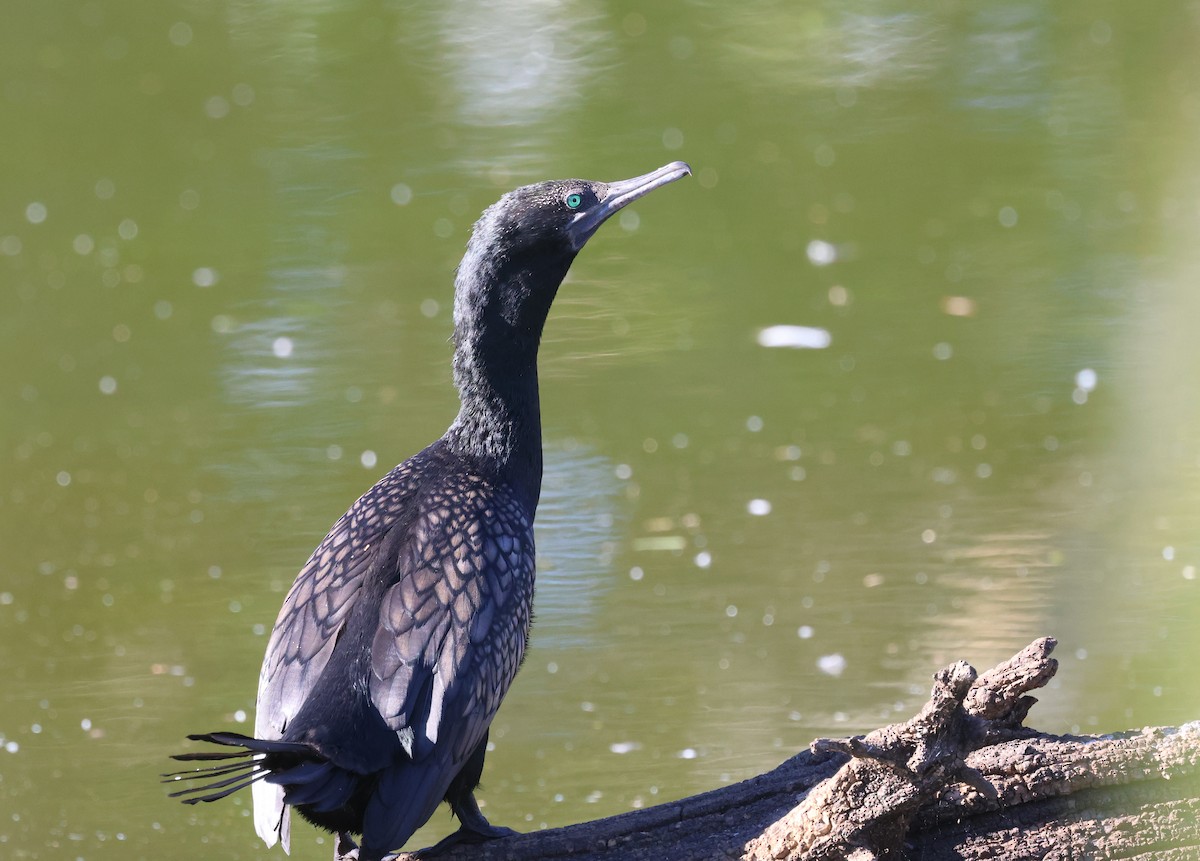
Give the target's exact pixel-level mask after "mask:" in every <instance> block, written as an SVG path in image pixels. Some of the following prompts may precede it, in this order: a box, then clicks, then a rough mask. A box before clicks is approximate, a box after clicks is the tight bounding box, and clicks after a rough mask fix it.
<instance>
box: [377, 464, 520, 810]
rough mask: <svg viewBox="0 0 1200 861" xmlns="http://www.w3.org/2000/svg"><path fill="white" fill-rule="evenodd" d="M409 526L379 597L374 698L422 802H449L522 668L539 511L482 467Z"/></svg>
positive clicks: (419, 803) (417, 801)
mask: <svg viewBox="0 0 1200 861" xmlns="http://www.w3.org/2000/svg"><path fill="white" fill-rule="evenodd" d="M411 536H412V537H411V540H410V541H409V543H408V545H407V547H406V550H405V552H406V553H407V559H406V564H405V566H404V567H405V569H406V573H405V576H403V577H402V578H401V579H400V580H399V581H398V582H397V583H396V584H395V585H394V586H392V587H391V588H390V589H389V590H388V591H387V593H386V594H385V595H384V599H383V602H382V604H381V607H380V617H379V622H380V624H379V628H378V630H377V633H376V636H375V640H374V644H373V646H372V650H371V667H372V670H373V674H372V677H371V699H372V700H373V702H374V703H375V706H376V708H377V709H378V710H379V713H380V715H381V716H382V717H383V719H384V720H385V721H386V722H387V724H388V726H390V727H391V728H392V729H393V730H395V731H396V732H397V733H398V734H399V736H400V740H401V743H402V744H403V745H404V747H405V750H406V751H407V752H408V754H409V756H410V757H411V758H412V760H413V764H414V766H416V767H415V768H413V767H410V768H408V769H407V770H408V771H409V772H410V773H411V780H412V785H411V786H410V787H409V789H411V790H412V792H413V793H415V794H416V795H419V796H427V797H421V798H412V797H410V798H409V799H407V802H408V803H409V804H415V805H416V806H417V807H418V808H420V807H424V806H426V805H427V804H429V805H432V806H436V804H437V803H438V802H439V801H440V800H441V797H442V795H443V794H444V792H445V790H446V787H447V785H448V784H449V782H450V780H451V779H452V778H453V777H454V775H455V774H457V772H458V771H459V768H460V767H461V765H462V764H463V763H464V762H465V761H466V759H467V757H469V756H470V755H471V753H472V752H473V751H474V750H475V748H476V747H477V746H478V745H479V743H480V742H481V741H482V740H483V738H484V735H485V734H486V733H487V729H488V726H489V725H490V724H491V722H492V718H493V717H494V716H495V714H496V710H497V709H498V708H499V707H500V701H501V699H503V697H504V694H505V693H506V692H507V691H508V688H509V686H510V685H511V684H512V680H513V678H514V677H515V676H516V674H517V669H518V668H519V667H520V664H521V659H522V657H523V656H524V653H525V643H526V637H527V634H528V630H529V620H530V611H531V606H532V602H533V568H534V546H533V529H532V517H531V516H530V514H529V512H527V511H526V510H525V508H524V507H523V506H522V505H521V504H520V503H519V502H517V501H516V500H515V499H514V498H513V497H512V496H511V495H509V494H507V493H505V492H504V491H502V490H496V489H494V488H490V487H487V486H486V485H484V484H483V483H482V482H481V480H480V479H478V478H477V477H473V476H465V477H464V478H463V480H462V482H461V483H460V484H459V485H458V486H453V487H447V488H443V489H442V491H441V493H440V494H439V495H437V496H435V497H432V498H431V499H430V501H429V506H428V508H426V510H425V511H423V512H422V514H421V515H420V517H419V518H418V520H417V521H416V522H415V523H414V526H413V530H412V533H411ZM425 760H428V761H429V762H430V765H431V768H430V769H425V768H422V767H421V765H422V762H423V761H425ZM447 766H449V767H447ZM429 772H437V773H438V775H439V776H438V778H437V779H434V780H430V777H431V775H430V773H429ZM434 784H436V785H434ZM403 794H405V793H403V792H397V793H396V795H397V797H399V796H401V795H403ZM432 806H431V807H430V808H429V809H430V810H432Z"/></svg>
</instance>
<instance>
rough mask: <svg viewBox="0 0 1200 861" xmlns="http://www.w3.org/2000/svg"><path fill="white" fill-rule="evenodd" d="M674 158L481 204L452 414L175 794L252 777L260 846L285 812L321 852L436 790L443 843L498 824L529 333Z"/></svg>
mask: <svg viewBox="0 0 1200 861" xmlns="http://www.w3.org/2000/svg"><path fill="white" fill-rule="evenodd" d="M690 172H691V171H690V169H689V168H688V166H687V165H686V164H684V163H683V162H678V161H677V162H672V163H671V164H668V165H665V166H664V167H661V168H659V169H658V170H656V171H653V172H651V173H648V174H646V175H645V176H639V177H636V178H634V179H629V180H624V181H621V182H613V183H604V182H588V181H584V180H562V181H554V182H543V183H539V184H537V185H529V186H525V187H523V188H518V189H517V190H515V191H512V192H509V193H508V194H506V195H504V196H503V197H501V198H500V200H499V201H497V202H496V203H495V204H493V205H492V206H490V207H488V208H487V209H486V210H485V211H484V213H483V215H482V216H481V217H480V219H479V221H478V222H476V224H475V228H474V230H473V232H472V234H471V239H470V241H469V242H468V243H467V251H466V254H465V255H464V257H463V259H462V263H460V264H459V267H458V274H457V277H456V278H455V296H454V345H455V347H454V382H455V385H456V386H457V387H458V391H459V396H460V399H461V409H460V410H459V413H458V417H457V418H456V419H455V420H454V423H453V424H451V425H450V428H449V429H448V430H447V431H446V433H445V434H444V435H443V436H442V438H441V439H439V440H438V441H437V442H435V443H433V444H432V445H430V446H429V447H428V448H426V449H425V450H424V451H422V452H421V453H419V454H417V455H414V456H413V457H411V458H409V459H408V460H406V461H404V463H402V464H400V465H399V466H397V467H396V468H395V469H393V470H392V471H391V472H389V473H388V474H387V475H386V476H384V477H383V478H382V479H381V480H380V481H379V483H378V484H376V485H375V486H374V487H372V488H371V489H370V490H368V491H367V492H366V493H365V494H364V495H363V496H362V498H360V499H359V500H358V501H357V502H355V503H354V505H352V506H351V507H350V510H349V511H347V512H346V513H345V514H344V515H342V517H341V518H340V519H339V520H338V521H337V523H335V524H334V525H333V528H332V529H331V530H330V532H329V534H328V535H327V536H326V537H325V540H324V541H322V542H321V543H320V545H319V546H318V547H317V549H316V550H315V551H314V552H313V554H312V557H311V558H310V559H309V560H308V563H307V564H306V565H305V566H304V568H303V569H302V570H301V571H300V574H299V575H298V576H297V577H296V582H295V583H294V584H292V588H291V591H290V592H288V595H287V599H286V600H285V601H284V603H283V608H282V609H281V610H280V612H279V618H278V620H277V621H276V622H275V628H274V630H273V631H272V632H271V639H270V642H269V643H268V644H267V653H266V656H265V657H264V658H263V665H262V672H261V674H260V676H259V683H258V707H257V709H258V711H257V717H256V719H255V722H254V737H253V738H251V737H249V736H245V735H241V734H239V733H232V732H214V733H208V734H204V735H193V736H189V738H192V739H194V740H197V741H207V742H213V743H215V744H218V745H225V746H228V747H233V748H237V750H235V751H231V752H213V753H189V754H181V755H179V756H177V757H175V758H176V759H181V760H189V761H195V760H211V761H216V764H215V765H210V766H207V767H203V768H198V769H195V770H191V771H185V772H179V773H176V774H172V775H168V776H167V777H168V778H169V779H173V780H178V779H191V778H200V779H203V780H205V781H206V782H205V783H203V784H201V785H198V786H193V787H190V788H188V789H184V790H181V791H180V792H176V793H173V795H174V796H180V797H182V799H183V800H184V801H185V802H188V803H194V802H197V801H215V800H217V799H219V798H224V797H225V796H226V795H228V794H230V793H231V792H235V791H236V790H238V789H242V788H243V787H246V786H252V787H253V793H254V822H255V827H256V829H257V831H258V834H259V836H261V837H262V839H263V840H265V841H266V843H267V845H268V846H270V845H273V844H274V843H275V842H276V840H278V841H280V842H281V843H282V844H283V847H284V849H285V850H286V849H288V845H289V832H290V828H289V817H288V808H289V807H294V808H296V810H297V811H298V812H299V813H300V814H301V815H302V816H303V817H304V818H305V819H308V820H309V821H310V822H313V823H314V824H316V825H318V826H320V827H322V828H327V829H329V830H330V831H332V832H336V833H337V834H338V840H337V847H336V848H335V855H337V856H341V855H342V854H344V853H349V852H350V851H352V849H353V847H354V841H353V839H352V837H351V835H352V834H358V835H361V836H362V846H361V849H360V850H359V861H376V859H380V858H382V857H383V856H384V855H385V854H387V852H388V851H389V850H395V849H398V848H399V847H401V846H403V845H404V843H405V842H406V841H407V840H408V839H409V837H411V836H412V834H413V832H414V831H416V830H417V829H418V828H419V827H421V825H423V824H424V823H425V822H426V820H428V819H429V817H430V816H431V815H432V814H433V812H434V810H435V809H436V808H437V806H438V804H439V803H441V802H442V801H443V800H445V801H446V802H448V803H449V805H450V809H451V811H452V812H453V813H454V814H455V815H456V816H457V817H458V819H459V821H460V823H461V827H460V828H459V830H458V831H457V832H456V833H455V834H453V835H451V836H450V837H449V838H447V839H446V840H445V841H443V843H448V842H452V841H455V840H463V839H466V840H482V839H488V838H493V837H501V836H505V835H507V834H512V833H513V832H512V831H510V830H509V829H507V828H499V827H496V826H493V825H491V824H490V823H488V821H487V820H486V819H485V818H484V816H483V814H482V813H480V811H479V807H478V805H477V804H476V802H475V797H474V790H475V788H476V786H477V785H478V783H479V777H480V774H481V773H482V771H483V759H484V755H485V753H486V749H487V739H488V727H489V726H490V724H491V722H492V718H493V717H494V716H495V714H496V709H498V708H499V706H500V701H501V700H502V699H504V695H505V693H507V691H508V688H509V685H511V684H512V681H513V678H514V677H515V676H516V674H517V669H518V667H520V665H521V660H522V658H523V656H524V654H525V646H526V642H527V639H528V636H529V623H530V613H531V607H532V602H533V583H534V549H533V516H534V512H535V510H536V509H537V504H538V497H539V495H540V492H541V483H542V436H541V418H540V410H539V405H538V382H537V351H538V343H539V341H540V339H541V334H542V327H543V325H544V324H545V321H546V315H547V314H548V313H549V310H550V304H551V302H552V301H553V300H554V296H555V293H556V292H557V291H558V288H559V285H560V284H561V282H562V279H563V277H564V276H565V275H566V274H567V269H568V268H569V267H570V265H571V262H572V261H573V260H574V259H575V255H576V254H577V253H578V252H579V250H580V249H581V248H583V246H584V243H586V242H587V241H588V239H589V238H590V237H591V236H592V234H593V233H595V232H596V230H597V228H599V227H600V225H601V224H603V223H604V221H605V220H606V219H608V218H609V217H610V216H611V215H613V213H615V212H617V211H618V210H620V209H621V208H622V207H623V206H625V205H626V204H629V203H631V202H633V201H634V200H637V199H638V198H639V197H641V196H642V195H644V194H647V193H649V192H650V191H653V190H654V189H656V188H659V187H661V186H663V185H666V184H667V183H670V182H674V181H675V180H677V179H681V178H682V177H684V176H686V175H687V174H689V173H690ZM441 845H442V844H439V846H441Z"/></svg>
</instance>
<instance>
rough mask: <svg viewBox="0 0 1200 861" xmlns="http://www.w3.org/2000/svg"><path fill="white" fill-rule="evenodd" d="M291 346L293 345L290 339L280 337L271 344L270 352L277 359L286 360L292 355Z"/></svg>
mask: <svg viewBox="0 0 1200 861" xmlns="http://www.w3.org/2000/svg"><path fill="white" fill-rule="evenodd" d="M293 346H294V345H293V344H292V339H291V338H289V337H287V336H285V335H281V336H280V337H278V338H276V339H275V340H274V341H272V342H271V352H272V353H274V354H275V356H276V357H277V358H280V359H286V358H287V357H288V356H290V355H291V354H292V348H293Z"/></svg>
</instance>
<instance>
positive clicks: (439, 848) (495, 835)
mask: <svg viewBox="0 0 1200 861" xmlns="http://www.w3.org/2000/svg"><path fill="white" fill-rule="evenodd" d="M520 833H521V832H519V831H513V830H512V829H511V828H505V827H504V826H503V825H492V824H491V823H489V822H487V821H484V822H483V823H482V825H476V826H475V827H472V828H468V827H467V826H465V825H464V826H463V827H462V828H459V829H458V830H457V831H455V832H454V833H453V834H451V835H450V836H449V837H443V838H442V839H441V840H439V841H438V842H437V843H435V844H434V845H432V846H429V847H426V848H425V849H421V850H418V851H417V852H416V853H414V854H415V855H416V856H417V857H418V858H434V857H436V856H438V855H441V854H443V853H444V852H447V851H449V850H450V849H452V848H453V847H455V846H459V845H462V844H468V845H469V844H474V843H486V842H487V841H489V840H499V839H500V838H502V837H515V836H516V835H517V834H520Z"/></svg>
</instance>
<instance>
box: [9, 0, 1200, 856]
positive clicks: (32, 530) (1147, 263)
mask: <svg viewBox="0 0 1200 861" xmlns="http://www.w3.org/2000/svg"><path fill="white" fill-rule="evenodd" d="M5 19H6V20H5V26H4V27H3V28H2V30H0V49H2V50H0V111H2V116H3V135H2V137H0V152H2V157H0V365H2V370H0V547H2V548H3V553H2V554H0V667H3V672H4V684H3V685H0V811H3V812H2V813H0V854H2V855H3V856H4V857H5V858H13V859H23V858H54V859H63V858H66V859H74V858H81V859H88V861H92V859H122V861H126V859H129V858H145V857H170V858H181V859H192V858H197V859H198V858H216V857H219V858H225V859H239V858H265V857H268V855H269V857H282V856H281V855H280V854H279V850H278V849H276V850H274V851H273V852H272V853H268V852H267V850H266V849H265V848H264V847H263V846H262V844H261V843H260V842H259V841H258V839H257V837H256V836H255V835H254V832H253V828H252V826H251V823H250V820H249V818H248V814H249V798H248V797H241V798H237V799H232V800H230V801H227V802H225V803H222V804H219V805H212V806H207V805H206V806H202V807H199V808H185V807H181V806H179V805H178V804H176V803H174V802H171V801H168V800H167V799H166V798H165V797H164V796H165V789H164V788H163V787H161V786H159V785H158V784H157V782H156V780H157V775H158V773H159V772H160V771H165V770H167V769H168V767H169V766H170V763H169V762H168V761H167V759H166V757H167V755H168V754H170V753H172V752H177V751H181V750H184V749H187V747H188V743H187V742H185V741H184V735H185V734H186V733H188V732H196V731H206V730H216V729H220V728H232V729H237V730H242V731H246V730H248V728H249V727H250V726H252V723H253V709H254V694H255V685H256V680H257V672H258V666H259V661H260V660H261V656H262V651H263V649H264V647H265V645H266V636H267V633H268V632H269V630H270V627H271V625H272V623H273V621H274V618H275V614H276V612H277V610H278V607H279V604H280V602H281V601H282V598H283V594H284V591H285V590H286V588H287V587H288V585H289V584H290V583H291V580H292V577H293V576H294V574H295V572H296V571H297V570H298V569H299V567H300V566H301V565H302V564H303V562H304V561H305V559H306V557H307V555H308V553H309V552H310V551H311V549H312V548H313V547H314V546H315V545H316V543H317V542H318V541H319V539H320V538H321V537H322V536H323V535H324V534H325V531H326V530H327V528H328V527H329V526H330V524H332V522H333V521H334V520H335V519H336V518H337V517H338V516H339V515H340V514H341V513H342V511H344V510H345V509H346V508H347V507H348V506H349V504H350V503H351V502H352V501H353V500H354V499H355V498H356V497H357V496H358V495H359V494H360V493H362V492H363V491H365V490H366V489H367V488H368V487H369V486H370V485H371V484H372V483H373V482H374V481H375V480H376V479H377V478H379V477H380V476H381V475H382V474H383V473H384V472H385V471H387V469H389V468H390V467H391V466H392V465H393V464H394V463H396V462H398V461H400V460H402V459H403V458H405V457H407V456H408V455H409V454H412V453H413V452H415V451H417V450H418V449H420V448H421V447H423V446H424V445H425V444H426V443H428V442H429V441H431V440H432V439H434V438H436V437H437V436H438V435H439V434H441V432H442V431H443V430H444V428H445V427H446V425H447V424H448V423H449V422H450V420H451V419H452V418H453V416H454V414H455V411H456V408H457V399H456V395H455V392H454V390H453V389H452V387H451V385H450V382H449V359H450V345H449V343H448V338H449V335H450V329H451V321H450V308H451V298H452V279H453V273H454V268H455V266H456V264H457V261H458V259H459V257H460V255H461V252H462V249H463V247H464V244H465V242H466V239H467V237H468V235H469V232H470V227H471V224H472V222H473V221H474V219H475V218H476V216H477V214H478V213H479V212H480V211H481V210H482V209H483V208H484V207H485V206H487V205H488V204H490V203H491V202H492V201H494V200H495V199H496V198H497V197H498V196H499V195H500V194H501V193H502V192H504V191H506V190H508V189H509V188H512V187H514V186H516V185H520V184H523V183H526V182H532V181H536V180H540V179H545V178H552V177H568V176H582V177H586V178H593V179H605V180H611V179H618V178H624V177H628V176H632V175H635V174H640V173H643V172H645V171H648V170H650V169H652V168H654V167H657V166H659V165H661V164H664V163H666V162H668V161H671V160H674V159H685V160H687V161H689V162H690V163H691V164H692V166H693V168H694V170H695V176H694V177H693V178H691V179H689V180H686V181H683V182H681V183H678V184H676V185H673V186H671V187H670V188H668V189H665V190H663V191H660V192H657V193H656V194H654V195H653V196H651V197H648V198H646V199H645V200H644V201H641V202H639V203H638V205H637V206H636V207H634V208H632V209H630V210H626V211H625V212H624V213H622V215H621V217H620V219H619V221H614V222H613V223H612V224H610V225H608V226H606V227H605V228H604V229H603V230H602V231H601V232H600V233H599V234H598V235H597V237H596V238H595V239H594V240H593V241H592V242H591V243H590V244H589V246H588V247H587V249H586V250H585V251H584V252H583V254H582V255H581V256H580V257H579V259H578V260H577V261H576V264H575V266H574V269H573V271H572V273H571V275H570V276H569V281H568V283H567V284H566V285H565V286H564V288H563V290H562V291H561V292H560V294H559V299H558V301H557V304H556V306H555V308H554V310H553V312H552V314H551V318H550V320H549V323H548V324H547V328H546V337H545V342H544V346H543V350H542V358H541V368H542V396H543V417H544V422H545V439H546V449H547V452H546V455H547V471H546V481H545V490H544V493H543V502H542V508H541V510H540V512H539V523H538V526H539V532H538V541H539V556H540V562H539V566H540V571H539V591H538V598H537V623H536V627H535V631H534V636H533V642H532V648H531V650H530V652H529V654H528V658H527V661H526V664H525V667H524V670H523V671H522V673H521V675H520V676H519V677H518V680H517V683H516V685H515V686H514V688H513V690H512V693H511V694H510V696H509V697H508V700H507V701H506V703H505V705H504V707H503V708H502V709H501V711H500V714H499V716H498V718H497V720H496V723H495V725H494V727H493V732H492V740H493V742H494V751H493V752H492V753H491V754H490V756H489V760H488V766H487V770H486V772H485V774H484V790H483V792H482V794H481V800H482V801H483V803H484V804H485V811H486V813H487V814H488V815H489V817H491V818H492V820H493V821H494V822H496V823H499V824H503V825H509V826H512V827H515V828H518V829H520V830H530V829H537V828H543V827H548V826H556V825H562V824H567V823H571V822H575V821H579V820H582V819H585V818H593V817H598V816H603V815H606V814H612V813H616V812H620V811H623V810H627V809H630V808H635V807H641V806H647V805H651V804H655V803H658V802H661V801H665V800H668V799H672V798H677V797H681V796H685V795H689V794H691V793H695V792H698V791H701V790H705V789H710V788H713V787H716V786H719V785H722V784H725V783H729V782H731V781H736V780H740V779H742V778H745V777H748V776H750V775H753V774H756V773H759V772H761V771H764V770H766V769H769V768H771V767H773V766H775V765H776V764H778V763H779V762H781V761H782V760H783V759H785V758H786V757H788V756H791V755H792V754H793V753H795V752H796V751H798V750H800V749H802V748H804V747H805V746H806V745H807V744H808V742H809V741H810V740H811V739H812V738H814V737H816V736H820V735H834V736H841V735H849V734H853V733H857V732H862V731H866V730H869V729H871V728H874V727H876V726H879V725H882V724H884V723H888V722H892V721H895V720H900V719H904V718H906V717H907V716H909V715H910V714H911V713H912V712H913V711H914V710H915V709H917V708H918V707H919V706H920V705H921V704H922V702H923V701H924V699H925V697H926V694H927V693H928V689H929V686H930V681H929V680H930V676H931V674H932V673H933V672H934V671H935V670H936V669H938V668H939V667H940V666H942V665H944V664H946V663H948V662H950V661H952V660H955V659H959V658H962V659H966V660H969V661H970V662H972V663H973V664H974V665H975V666H976V667H979V668H980V669H983V668H985V667H987V666H990V665H992V664H993V663H995V662H997V661H999V660H1001V659H1003V658H1005V657H1006V656H1008V655H1010V654H1012V653H1013V652H1015V651H1016V650H1018V649H1020V648H1021V647H1022V646H1024V645H1025V644H1026V643H1028V642H1029V641H1030V640H1032V639H1034V638H1035V637H1038V636H1041V635H1046V634H1050V635H1054V636H1056V637H1058V638H1059V640H1060V646H1059V651H1058V655H1059V657H1060V658H1061V660H1062V668H1061V669H1060V672H1059V676H1058V678H1057V679H1056V680H1055V681H1054V683H1053V684H1052V685H1051V687H1050V688H1048V689H1047V690H1046V691H1045V692H1044V693H1043V695H1042V696H1041V699H1042V702H1041V704H1040V705H1039V706H1037V707H1036V708H1035V709H1034V711H1033V714H1032V716H1031V719H1030V723H1031V724H1032V725H1033V726H1036V727H1038V728H1040V729H1044V730H1048V731H1052V732H1085V733H1105V732H1113V731H1118V730H1123V729H1127V728H1135V727H1141V726H1143V725H1163V724H1176V723H1180V722H1183V721H1186V720H1190V719H1195V718H1197V717H1200V686H1198V685H1197V671H1196V669H1195V665H1196V657H1197V652H1198V649H1200V579H1198V574H1197V570H1198V567H1200V402H1198V398H1197V385H1198V384H1197V377H1198V375H1200V337H1198V336H1197V334H1196V324H1197V321H1198V320H1200V289H1198V286H1197V285H1198V283H1200V242H1198V241H1197V237H1198V236H1200V4H1197V3H1195V2H1186V3H1177V4H1150V5H1146V4H1127V3H1124V4H1123V3H1118V2H1115V0H1113V2H1091V3H1082V2H1067V3H1065V4H1064V3H1057V4H1052V3H1046V2H1039V0H1013V2H998V0H997V2H982V3H968V2H958V0H930V2H916V3H899V2H892V0H859V2H851V3H842V2H833V0H806V2H799V3H786V2H782V0H775V2H767V0H764V2H756V0H749V2H740V3H714V2H702V0H693V2H682V3H672V4H653V5H651V4H640V3H632V2H623V0H613V2H601V0H556V2H549V0H535V2H499V0H492V2H484V0H473V2H472V0H450V2H444V3H439V4H432V3H430V4H424V3H411V2H389V0H372V1H371V2H353V0H344V2H334V0H296V2H292V3H287V4H278V3H269V2H262V0H216V2H200V0H193V2H181V0H170V2H136V3H130V2H117V0H58V2H54V3H19V4H15V5H13V6H12V7H11V8H8V9H7V10H6V13H5ZM454 827H455V824H454V823H453V822H452V820H451V819H450V817H449V815H448V814H447V813H446V812H445V811H444V809H443V810H442V811H439V813H437V814H436V815H435V817H434V819H433V820H432V821H431V823H430V825H429V826H428V827H427V828H426V829H425V830H423V831H422V832H421V833H420V834H419V835H418V836H417V838H415V839H414V841H413V844H412V845H423V844H425V843H428V842H432V841H433V840H435V839H436V838H438V837H439V836H441V835H443V834H445V833H448V832H449V831H450V830H452V829H453V828H454ZM293 843H294V851H295V854H296V856H297V857H300V858H317V857H321V858H323V857H325V856H326V855H327V854H328V853H329V852H331V851H332V850H331V843H330V840H329V839H328V838H327V837H325V836H322V835H320V834H318V833H317V832H316V831H314V830H311V829H308V828H300V829H298V830H297V834H296V835H295V837H294V841H293ZM317 843H322V844H323V846H320V847H318V846H316V845H314V844H317Z"/></svg>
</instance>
